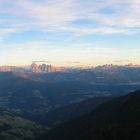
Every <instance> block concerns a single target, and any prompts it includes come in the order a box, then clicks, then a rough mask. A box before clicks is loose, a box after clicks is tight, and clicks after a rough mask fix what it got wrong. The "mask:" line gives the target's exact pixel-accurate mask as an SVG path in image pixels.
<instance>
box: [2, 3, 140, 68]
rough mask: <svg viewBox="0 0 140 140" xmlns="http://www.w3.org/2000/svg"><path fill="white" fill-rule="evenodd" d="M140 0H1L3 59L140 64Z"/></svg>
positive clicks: (13, 61)
mask: <svg viewBox="0 0 140 140" xmlns="http://www.w3.org/2000/svg"><path fill="white" fill-rule="evenodd" d="M139 9H140V0H86V1H85V0H1V4H0V65H28V64H30V63H31V62H32V61H40V60H46V61H50V62H51V63H52V64H55V65H65V66H67V65H79V66H81V65H84V66H87V65H102V64H110V63H113V64H128V63H134V64H140V46H139V45H140V10H139Z"/></svg>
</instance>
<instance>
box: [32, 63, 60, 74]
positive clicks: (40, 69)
mask: <svg viewBox="0 0 140 140" xmlns="http://www.w3.org/2000/svg"><path fill="white" fill-rule="evenodd" d="M31 71H32V72H34V73H49V72H58V71H62V69H61V68H57V67H54V66H52V65H51V64H37V63H32V64H31Z"/></svg>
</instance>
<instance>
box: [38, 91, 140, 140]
mask: <svg viewBox="0 0 140 140" xmlns="http://www.w3.org/2000/svg"><path fill="white" fill-rule="evenodd" d="M139 139H140V91H136V92H134V93H130V94H129V95H126V96H123V97H119V98H116V99H113V100H111V101H109V102H107V103H104V104H102V105H101V106H100V107H98V108H97V109H96V110H94V111H93V112H92V113H89V114H87V115H85V116H83V117H80V118H78V119H75V120H73V121H71V122H69V123H65V124H63V125H61V126H60V127H58V128H56V129H54V130H52V131H50V132H49V133H48V134H44V135H42V136H41V137H39V138H38V140H139Z"/></svg>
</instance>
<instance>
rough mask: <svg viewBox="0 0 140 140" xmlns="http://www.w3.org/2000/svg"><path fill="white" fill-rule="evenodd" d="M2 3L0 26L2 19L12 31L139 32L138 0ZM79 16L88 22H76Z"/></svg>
mask: <svg viewBox="0 0 140 140" xmlns="http://www.w3.org/2000/svg"><path fill="white" fill-rule="evenodd" d="M6 3H9V4H11V7H10V6H5V5H6ZM2 5H3V7H1V8H2V9H1V10H0V13H1V14H0V16H1V15H3V14H6V15H8V16H7V18H4V19H3V20H4V21H3V20H2V19H1V20H0V26H1V25H2V24H3V23H6V26H7V28H13V31H15V32H16V31H18V32H20V31H21V32H23V31H24V30H25V31H26V30H29V31H30V30H35V29H39V30H42V31H45V32H46V31H47V32H48V31H49V32H72V33H74V34H77V35H82V34H83V35H86V34H128V35H129V34H136V33H140V10H139V9H140V0H123V1H122V0H86V1H84V0H82V1H81V0H65V1H64V0H47V1H45V0H40V1H35V0H34V1H33V0H30V1H29V0H15V1H12V2H11V1H10V0H6V1H4V0H2ZM80 20H83V21H85V22H86V21H88V23H87V24H82V23H80V22H79V24H78V23H77V24H76V21H80ZM7 21H8V22H7ZM15 27H18V29H17V30H14V28H15ZM7 30H8V29H7ZM11 30H12V29H11ZM13 31H11V32H10V31H9V32H8V31H7V33H13ZM5 32H6V30H5Z"/></svg>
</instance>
